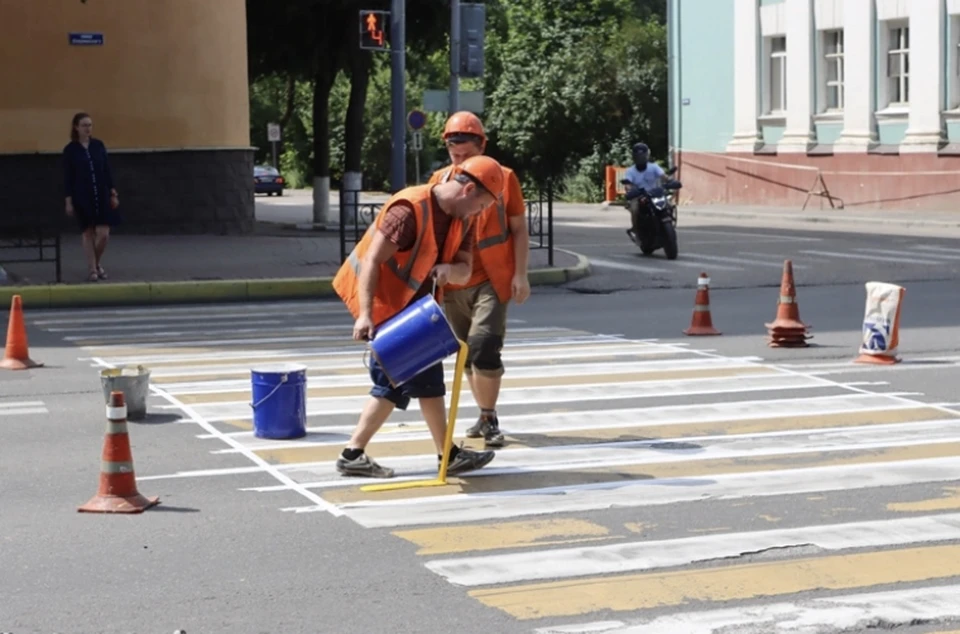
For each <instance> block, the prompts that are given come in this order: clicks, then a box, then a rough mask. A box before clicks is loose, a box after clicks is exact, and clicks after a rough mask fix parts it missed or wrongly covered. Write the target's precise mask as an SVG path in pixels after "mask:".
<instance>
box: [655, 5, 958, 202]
mask: <svg viewBox="0 0 960 634" xmlns="http://www.w3.org/2000/svg"><path fill="white" fill-rule="evenodd" d="M668 11H669V16H668V26H669V42H668V47H669V56H670V90H669V92H670V100H671V104H670V114H671V116H670V124H669V127H670V130H669V133H670V141H671V146H672V147H673V148H674V159H675V160H676V162H677V163H678V164H679V166H680V174H681V180H682V181H683V183H684V191H683V200H687V201H690V202H694V203H700V204H703V203H727V204H760V205H781V206H790V207H794V206H798V205H800V204H803V202H804V200H805V199H806V198H807V193H808V192H809V191H811V190H813V191H814V192H819V193H821V194H822V193H823V192H824V190H826V191H828V192H829V194H830V195H831V196H832V197H835V198H839V199H841V200H842V201H843V204H844V206H845V207H847V208H851V207H856V206H870V207H885V208H903V209H910V208H926V209H958V211H960V0H672V2H671V4H670V7H669V9H668ZM835 204H838V205H839V202H836V203H835ZM810 206H813V207H817V206H819V207H826V208H829V206H830V204H829V200H828V199H827V198H826V197H825V196H823V195H820V196H814V197H811V198H810Z"/></svg>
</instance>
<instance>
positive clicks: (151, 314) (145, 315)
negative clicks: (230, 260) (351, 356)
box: [31, 302, 349, 326]
mask: <svg viewBox="0 0 960 634" xmlns="http://www.w3.org/2000/svg"><path fill="white" fill-rule="evenodd" d="M311 306H312V308H311ZM31 314H32V315H36V316H37V317H38V318H39V319H35V320H32V321H33V323H34V324H36V325H38V326H51V325H57V324H84V325H91V324H104V323H112V322H117V323H135V322H156V321H176V320H180V319H188V320H194V321H201V320H207V319H244V318H246V317H267V316H271V315H278V316H280V315H318V316H322V315H336V316H338V317H349V313H348V312H347V310H346V309H345V308H344V307H343V304H341V303H339V302H336V303H326V304H322V303H310V302H301V303H299V304H273V303H271V304H257V305H252V304H219V305H205V306H200V307H197V306H192V307H177V308H161V307H159V306H158V307H155V308H141V309H136V308H121V309H117V310H110V309H102V310H94V309H90V310H81V311H77V310H73V311H68V312H64V311H58V310H50V311H34V312H32V313H31ZM44 317H50V319H45V318H44Z"/></svg>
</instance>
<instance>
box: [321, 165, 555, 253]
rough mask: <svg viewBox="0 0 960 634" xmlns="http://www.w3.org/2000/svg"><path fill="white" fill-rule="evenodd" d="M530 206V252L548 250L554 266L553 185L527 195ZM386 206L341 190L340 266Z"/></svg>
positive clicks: (352, 192) (355, 193) (358, 194)
mask: <svg viewBox="0 0 960 634" xmlns="http://www.w3.org/2000/svg"><path fill="white" fill-rule="evenodd" d="M523 197H524V200H525V201H526V206H527V230H528V231H529V232H530V249H546V250H547V263H548V265H549V266H553V183H551V182H548V183H547V184H546V186H545V187H540V188H538V189H537V191H536V194H535V195H534V196H529V195H528V194H527V193H524V196H523ZM382 207H383V203H371V202H362V201H361V200H360V192H359V191H356V190H349V189H341V190H340V262H341V263H343V261H344V260H346V259H347V256H348V255H350V251H352V250H353V247H354V245H356V244H357V242H359V241H360V239H361V238H363V234H364V233H365V232H366V231H367V227H369V226H370V225H371V224H372V223H373V221H374V219H375V218H376V217H377V214H378V213H380V209H381V208H382Z"/></svg>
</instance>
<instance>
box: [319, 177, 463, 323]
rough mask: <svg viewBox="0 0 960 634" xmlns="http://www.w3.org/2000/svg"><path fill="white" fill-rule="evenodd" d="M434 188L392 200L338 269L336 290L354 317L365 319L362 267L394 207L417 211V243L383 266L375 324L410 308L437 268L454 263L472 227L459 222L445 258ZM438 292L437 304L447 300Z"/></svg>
mask: <svg viewBox="0 0 960 634" xmlns="http://www.w3.org/2000/svg"><path fill="white" fill-rule="evenodd" d="M431 190H433V185H419V186H415V187H407V188H406V189H402V190H400V191H399V192H397V193H396V194H394V195H393V196H391V197H390V200H388V201H387V202H386V203H385V204H384V205H383V207H381V208H380V213H378V214H377V217H376V220H374V222H373V223H371V224H370V226H369V227H367V230H366V232H365V233H364V234H363V238H361V239H360V242H358V243H357V246H355V247H354V248H353V251H351V252H350V255H349V256H348V257H347V259H346V261H345V262H344V263H343V264H342V265H341V266H340V270H338V271H337V275H336V276H335V277H334V278H333V289H334V291H336V293H337V295H339V296H340V299H342V300H343V303H344V304H346V306H347V310H349V311H350V314H351V315H353V318H354V319H356V318H357V317H359V316H360V264H361V262H362V261H363V258H364V256H365V255H366V253H367V250H368V249H369V248H370V244H371V243H372V242H373V236H374V233H375V232H376V231H377V230H378V228H379V227H380V224H381V222H382V221H383V216H384V212H386V210H387V209H389V208H390V207H391V206H393V205H395V204H397V203H400V202H405V203H407V204H409V205H410V206H411V207H413V208H414V210H416V218H417V240H416V242H415V243H414V245H413V248H412V249H410V250H409V251H397V252H396V253H395V254H394V255H393V256H392V257H391V258H390V259H388V260H387V261H386V262H384V263H383V264H381V265H380V276H379V278H378V280H377V288H375V289H374V291H373V307H372V312H373V315H372V319H373V323H374V325H380V324H382V323H383V322H385V321H386V320H388V319H390V318H391V317H393V316H394V315H396V314H397V313H399V312H401V311H402V310H403V309H404V308H406V307H407V305H408V304H409V303H410V301H411V300H412V299H413V297H414V295H416V293H417V291H419V290H420V287H421V286H422V285H423V284H424V283H427V284H432V282H431V281H430V280H428V279H427V278H428V276H429V275H430V270H431V269H432V268H433V267H434V266H435V265H437V264H440V263H443V264H446V263H449V262H452V261H453V257H454V256H455V255H456V254H457V251H458V250H459V249H460V245H461V243H462V242H463V238H464V237H465V236H466V235H467V231H468V230H469V228H470V227H471V226H472V224H471V223H467V224H466V225H465V224H464V223H463V221H462V220H460V219H459V218H454V219H453V221H452V222H451V223H450V231H449V233H448V234H447V239H446V242H445V244H444V245H443V247H444V248H443V253H442V254H440V253H439V249H438V246H437V240H436V235H435V234H434V231H433V203H432V196H431V195H430V192H431ZM438 256H440V257H438ZM437 290H438V296H439V297H437V301H438V302H440V301H443V295H442V293H443V290H442V289H437Z"/></svg>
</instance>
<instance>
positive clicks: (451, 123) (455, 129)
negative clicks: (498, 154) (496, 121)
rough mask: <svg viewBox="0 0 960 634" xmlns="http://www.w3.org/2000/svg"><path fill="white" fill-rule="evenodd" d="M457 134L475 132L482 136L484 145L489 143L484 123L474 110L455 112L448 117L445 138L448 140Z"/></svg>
mask: <svg viewBox="0 0 960 634" xmlns="http://www.w3.org/2000/svg"><path fill="white" fill-rule="evenodd" d="M457 134H473V135H476V136H478V137H480V138H481V139H482V140H483V144H484V145H486V143H487V134H486V132H484V131H483V124H482V123H481V122H480V118H479V117H477V115H475V114H473V113H472V112H467V111H461V112H455V113H453V114H452V115H450V118H449V119H447V123H446V125H445V126H443V139H444V140H447V139H449V138H450V137H451V136H454V135H457Z"/></svg>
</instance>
